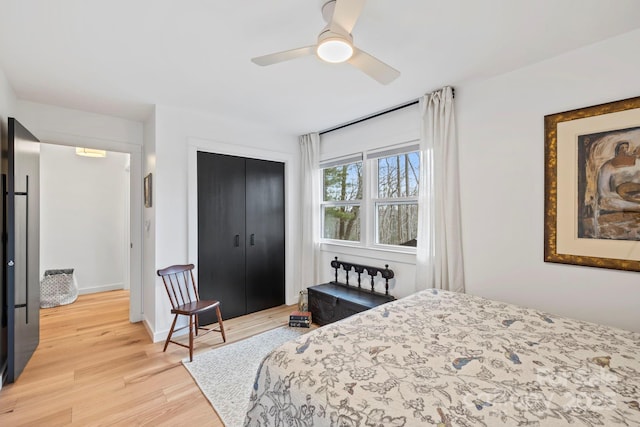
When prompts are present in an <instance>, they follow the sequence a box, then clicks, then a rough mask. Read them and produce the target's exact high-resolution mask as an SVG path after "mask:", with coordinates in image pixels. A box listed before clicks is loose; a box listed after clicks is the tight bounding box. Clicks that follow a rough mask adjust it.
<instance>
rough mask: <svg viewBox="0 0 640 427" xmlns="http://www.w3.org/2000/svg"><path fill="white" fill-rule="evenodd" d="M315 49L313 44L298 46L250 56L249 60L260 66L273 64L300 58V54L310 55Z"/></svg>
mask: <svg viewBox="0 0 640 427" xmlns="http://www.w3.org/2000/svg"><path fill="white" fill-rule="evenodd" d="M315 51H316V47H315V46H307V47H299V48H298V49H291V50H285V51H283V52H277V53H270V54H269V55H264V56H258V57H257V58H251V62H253V63H254V64H258V65H261V66H265V65H273V64H277V63H278V62H284V61H289V60H291V59H296V58H300V57H301V56H306V55H312V54H314V53H315Z"/></svg>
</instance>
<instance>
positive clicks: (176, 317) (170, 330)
mask: <svg viewBox="0 0 640 427" xmlns="http://www.w3.org/2000/svg"><path fill="white" fill-rule="evenodd" d="M176 320H178V315H177V314H176V315H175V316H174V317H173V323H171V329H169V335H167V340H166V341H165V342H164V349H162V352H163V353H164V352H165V351H167V346H168V345H169V341H171V335H173V328H175V326H176Z"/></svg>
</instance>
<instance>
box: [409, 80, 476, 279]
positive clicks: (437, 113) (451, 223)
mask: <svg viewBox="0 0 640 427" xmlns="http://www.w3.org/2000/svg"><path fill="white" fill-rule="evenodd" d="M420 113H421V116H422V139H421V142H420V145H421V147H420V149H421V151H422V162H423V163H422V167H421V168H420V196H419V202H418V212H419V213H420V215H419V219H418V247H417V252H416V290H421V289H426V288H438V289H445V290H452V291H456V292H464V268H463V262H462V234H461V231H462V230H461V225H460V183H459V174H458V143H457V139H456V126H455V115H454V108H453V89H452V88H450V87H445V88H443V89H441V90H439V91H436V92H433V93H430V94H427V95H425V96H423V97H422V98H421V99H420Z"/></svg>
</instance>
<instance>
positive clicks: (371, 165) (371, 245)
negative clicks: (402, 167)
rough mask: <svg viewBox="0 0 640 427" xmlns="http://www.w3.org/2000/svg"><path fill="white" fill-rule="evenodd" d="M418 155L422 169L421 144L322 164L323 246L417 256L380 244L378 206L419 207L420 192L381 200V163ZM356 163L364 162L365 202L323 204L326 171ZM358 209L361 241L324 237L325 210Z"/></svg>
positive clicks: (410, 143)
mask: <svg viewBox="0 0 640 427" xmlns="http://www.w3.org/2000/svg"><path fill="white" fill-rule="evenodd" d="M413 152H417V153H418V156H419V157H418V160H419V166H420V167H423V165H424V159H423V156H422V153H421V151H420V147H419V143H418V140H412V141H408V142H404V143H402V144H395V145H391V146H386V147H381V148H378V149H375V150H373V149H372V150H365V151H362V152H358V153H354V154H352V155H348V156H343V157H340V158H335V159H328V160H326V161H321V162H320V177H321V179H320V186H321V189H320V194H321V196H320V230H319V232H320V243H322V244H331V245H337V246H348V247H355V248H362V249H374V250H381V251H389V252H399V253H407V254H415V253H416V248H415V247H414V246H401V245H390V244H386V243H378V206H379V205H409V204H410V205H414V204H415V205H418V200H419V192H420V191H421V189H420V188H418V195H416V196H415V197H406V196H403V197H392V198H379V197H378V160H379V159H381V158H385V157H390V156H393V155H401V154H407V153H413ZM354 159H359V160H357V161H361V162H362V199H360V200H359V201H354V200H348V201H325V200H324V169H327V168H330V167H335V166H341V165H346V164H349V163H355V161H354ZM345 205H346V206H359V209H360V240H359V241H352V240H340V239H330V238H325V237H324V231H325V208H326V207H335V206H345Z"/></svg>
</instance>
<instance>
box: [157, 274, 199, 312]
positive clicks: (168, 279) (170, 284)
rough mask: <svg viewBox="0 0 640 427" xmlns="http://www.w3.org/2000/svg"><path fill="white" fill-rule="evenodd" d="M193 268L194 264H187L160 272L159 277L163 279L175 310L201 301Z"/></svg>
mask: <svg viewBox="0 0 640 427" xmlns="http://www.w3.org/2000/svg"><path fill="white" fill-rule="evenodd" d="M193 268H194V265H193V264H187V265H172V266H170V267H167V268H163V269H160V270H158V276H160V277H162V281H163V282H164V287H165V289H166V290H167V294H168V295H169V300H171V306H172V307H173V308H176V307H178V306H180V305H184V304H187V303H189V302H192V301H198V300H200V297H199V296H198V289H197V288H196V281H195V279H194V277H193Z"/></svg>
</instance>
